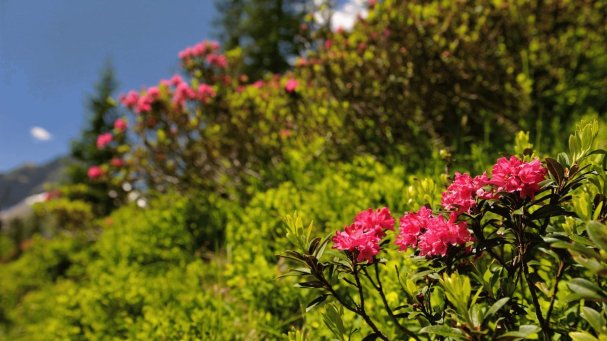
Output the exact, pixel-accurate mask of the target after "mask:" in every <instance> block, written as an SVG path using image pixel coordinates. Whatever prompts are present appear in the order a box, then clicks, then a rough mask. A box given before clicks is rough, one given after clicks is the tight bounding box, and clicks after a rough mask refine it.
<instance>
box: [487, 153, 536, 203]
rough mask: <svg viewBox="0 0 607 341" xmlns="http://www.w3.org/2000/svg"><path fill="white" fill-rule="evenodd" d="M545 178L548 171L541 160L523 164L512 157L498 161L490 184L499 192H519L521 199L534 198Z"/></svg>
mask: <svg viewBox="0 0 607 341" xmlns="http://www.w3.org/2000/svg"><path fill="white" fill-rule="evenodd" d="M545 177H546V169H545V168H544V167H543V166H542V164H541V163H540V161H539V160H533V161H531V162H523V161H521V160H520V159H519V158H517V157H516V156H511V157H510V159H507V158H505V157H502V158H499V159H498V160H497V163H496V164H495V165H494V166H493V172H492V174H491V181H490V183H491V184H492V185H495V186H496V187H497V191H498V192H508V193H513V192H516V191H519V192H520V195H521V198H526V197H531V198H533V197H534V196H535V193H536V192H537V191H538V190H539V189H540V185H539V184H540V182H542V181H543V180H544V178H545Z"/></svg>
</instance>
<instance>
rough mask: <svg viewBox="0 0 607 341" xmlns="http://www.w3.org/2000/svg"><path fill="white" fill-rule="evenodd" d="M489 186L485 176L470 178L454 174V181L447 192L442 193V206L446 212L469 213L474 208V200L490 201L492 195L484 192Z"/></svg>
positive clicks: (465, 174)
mask: <svg viewBox="0 0 607 341" xmlns="http://www.w3.org/2000/svg"><path fill="white" fill-rule="evenodd" d="M488 184H489V179H488V178H487V174H486V173H483V175H479V176H476V177H474V178H472V177H471V176H470V175H468V174H467V173H464V174H460V173H458V172H456V173H455V180H454V181H453V183H451V185H449V187H448V188H447V191H445V192H443V198H442V205H443V207H444V208H445V209H446V210H448V211H456V212H457V213H464V212H465V213H470V209H471V208H473V207H474V206H476V199H477V198H480V199H491V198H492V197H493V193H492V192H491V191H489V192H487V191H485V189H484V187H485V186H487V185H488Z"/></svg>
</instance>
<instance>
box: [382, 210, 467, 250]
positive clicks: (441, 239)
mask: <svg viewBox="0 0 607 341" xmlns="http://www.w3.org/2000/svg"><path fill="white" fill-rule="evenodd" d="M456 220H457V215H456V214H455V213H453V214H451V216H450V218H449V220H447V219H445V217H444V216H442V215H433V214H432V210H430V209H429V208H426V207H422V208H420V209H419V211H418V212H416V213H412V212H408V213H405V215H404V216H403V217H402V218H401V219H400V232H399V235H398V236H397V237H396V240H395V242H394V243H395V244H396V245H398V246H399V247H400V249H401V250H403V251H404V250H406V249H407V248H408V247H411V248H416V247H417V248H418V249H419V253H420V254H421V255H422V256H439V255H440V256H445V255H446V254H447V249H448V247H449V245H464V244H466V243H467V242H470V241H472V236H471V235H470V232H469V231H468V229H467V224H466V222H463V221H462V222H459V223H458V222H456Z"/></svg>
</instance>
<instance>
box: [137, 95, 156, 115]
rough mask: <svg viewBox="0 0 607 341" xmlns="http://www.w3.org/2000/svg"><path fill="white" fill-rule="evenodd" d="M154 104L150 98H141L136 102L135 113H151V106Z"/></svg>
mask: <svg viewBox="0 0 607 341" xmlns="http://www.w3.org/2000/svg"><path fill="white" fill-rule="evenodd" d="M153 103H154V99H153V98H152V97H150V96H147V95H145V96H141V97H139V100H138V101H137V106H136V107H135V112H136V113H138V114H140V113H142V112H148V111H152V104H153Z"/></svg>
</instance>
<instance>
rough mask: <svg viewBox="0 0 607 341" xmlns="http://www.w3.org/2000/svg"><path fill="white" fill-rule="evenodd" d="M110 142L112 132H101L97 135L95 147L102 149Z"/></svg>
mask: <svg viewBox="0 0 607 341" xmlns="http://www.w3.org/2000/svg"><path fill="white" fill-rule="evenodd" d="M110 142H112V134H111V133H103V134H101V135H99V136H97V148H99V149H103V148H105V146H107V145H108V144H110Z"/></svg>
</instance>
